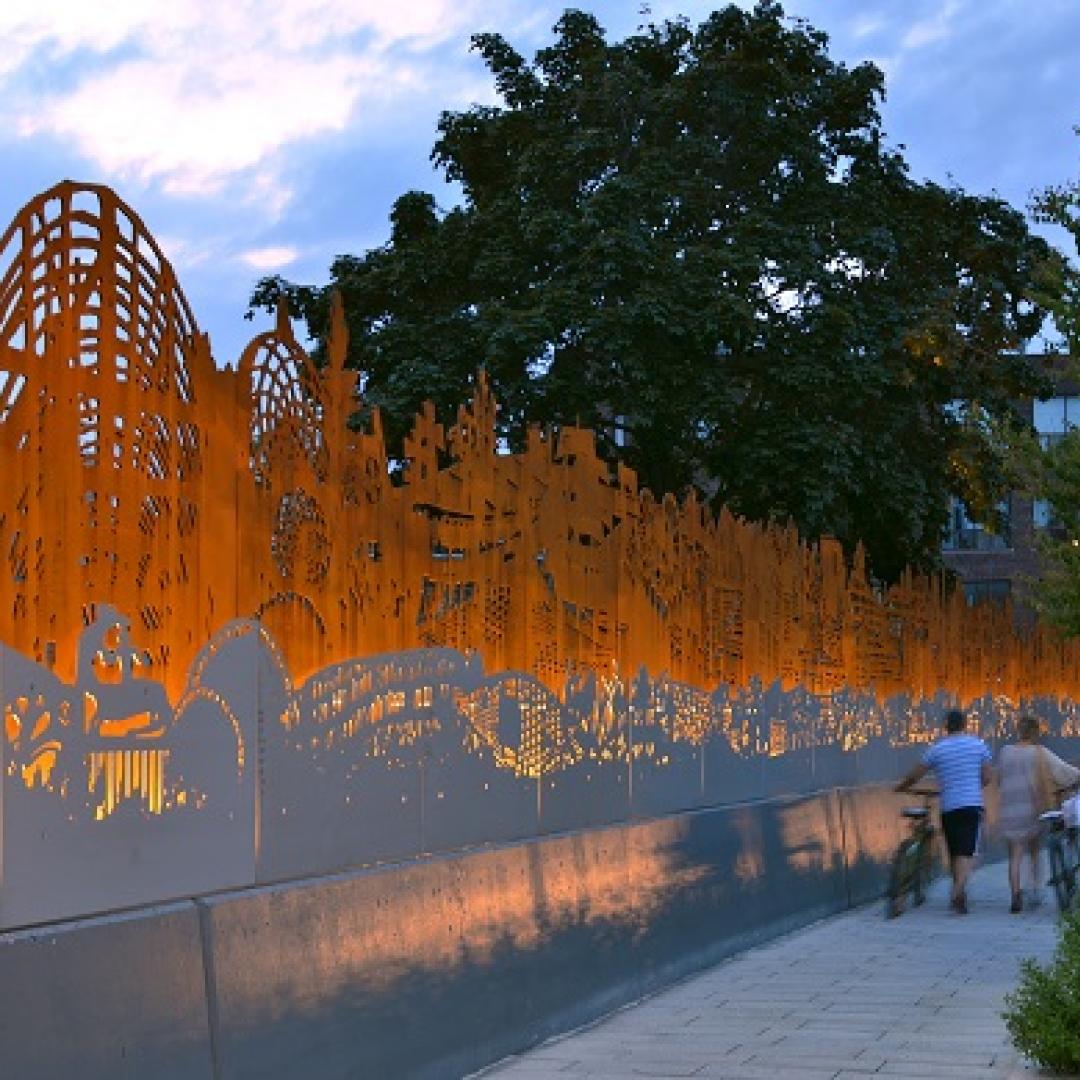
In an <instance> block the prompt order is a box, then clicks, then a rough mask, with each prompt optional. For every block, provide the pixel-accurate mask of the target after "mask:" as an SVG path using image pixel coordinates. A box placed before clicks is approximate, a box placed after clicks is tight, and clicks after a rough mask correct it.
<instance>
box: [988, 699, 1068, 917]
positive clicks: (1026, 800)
mask: <svg viewBox="0 0 1080 1080" xmlns="http://www.w3.org/2000/svg"><path fill="white" fill-rule="evenodd" d="M1016 734H1017V737H1018V741H1017V742H1015V743H1009V744H1008V745H1006V746H1003V747H1002V748H1001V753H1000V754H999V755H998V789H999V791H1000V793H1001V808H1000V810H999V813H998V820H999V826H1000V829H1001V835H1002V837H1003V838H1004V839H1005V840H1006V842H1007V843H1008V845H1009V888H1010V889H1011V890H1012V906H1011V907H1010V908H1009V910H1010V911H1012V912H1014V913H1015V912H1018V911H1022V910H1023V907H1024V899H1023V893H1022V892H1021V890H1020V863H1021V860H1022V859H1023V857H1024V850H1025V849H1026V850H1027V852H1028V855H1029V856H1030V858H1031V878H1032V881H1033V882H1034V883H1035V888H1036V889H1037V888H1038V881H1039V815H1040V814H1042V813H1044V812H1045V811H1047V810H1054V809H1057V807H1058V805H1059V803H1058V800H1057V792H1058V791H1059V790H1062V789H1065V788H1070V787H1073V786H1074V785H1075V784H1076V783H1077V782H1080V769H1075V768H1073V766H1072V765H1069V764H1067V763H1066V762H1064V761H1062V760H1061V758H1059V757H1058V756H1057V755H1056V754H1054V753H1051V751H1050V750H1048V749H1047V748H1046V747H1045V746H1041V745H1040V744H1039V721H1038V720H1036V719H1035V717H1034V716H1021V717H1020V720H1019V722H1018V723H1017V725H1016Z"/></svg>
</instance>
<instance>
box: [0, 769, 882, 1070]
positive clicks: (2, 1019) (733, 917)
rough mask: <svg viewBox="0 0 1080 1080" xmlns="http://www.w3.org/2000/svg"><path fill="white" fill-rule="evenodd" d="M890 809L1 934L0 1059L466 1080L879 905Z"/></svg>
mask: <svg viewBox="0 0 1080 1080" xmlns="http://www.w3.org/2000/svg"><path fill="white" fill-rule="evenodd" d="M902 801H903V800H902V799H901V798H900V797H898V796H895V795H894V794H893V793H892V792H891V791H889V790H888V789H887V788H882V787H875V788H861V789H844V790H830V791H826V792H821V793H818V794H814V795H809V796H801V797H791V798H785V799H774V800H769V801H761V802H754V803H745V804H741V805H736V806H725V807H720V808H715V809H707V810H700V811H695V812H692V813H686V814H680V815H675V816H672V817H667V818H661V819H657V820H651V821H641V822H636V823H632V824H629V825H622V826H616V827H611V828H607V829H597V830H591V831H586V832H580V833H571V834H566V835H562V836H555V837H550V838H546V839H542V840H536V841H531V842H527V843H521V844H515V845H510V846H506V847H501V848H491V849H486V850H479V851H474V852H471V853H467V854H463V855H458V856H447V857H439V858H432V859H428V860H424V861H419V862H413V863H409V864H405V865H401V866H396V867H386V868H383V869H379V870H368V871H360V872H355V873H348V874H342V875H338V876H335V877H331V878H318V879H309V880H305V881H301V882H295V883H291V884H288V885H277V886H267V887H263V888H254V889H245V890H240V891H237V892H232V893H225V894H220V895H216V896H210V897H204V898H202V899H199V900H197V901H195V902H193V903H184V904H177V905H173V906H170V907H168V908H158V909H145V910H142V911H138V912H133V913H131V914H129V915H123V916H116V917H113V918H109V919H97V920H85V921H82V922H74V923H69V924H64V925H62V926H59V925H58V926H55V927H52V928H47V929H45V930H39V931H36V932H30V931H24V932H17V933H12V934H8V935H4V936H0V1000H2V1001H3V1002H4V1008H3V1009H2V1010H0V1060H3V1062H4V1072H5V1074H7V1073H8V1071H9V1069H10V1073H11V1075H13V1076H19V1077H20V1078H26V1080H31V1078H37V1077H41V1078H43V1080H44V1078H46V1077H48V1078H55V1077H58V1076H67V1075H71V1076H76V1075H78V1076H80V1077H86V1076H106V1075H107V1076H109V1077H118V1076H119V1077H126V1076H131V1077H142V1076H154V1077H155V1078H157V1077H173V1076H176V1077H181V1076H183V1077H192V1078H199V1077H207V1078H208V1080H210V1078H213V1080H221V1078H240V1077H253V1078H254V1077H259V1078H260V1080H264V1078H271V1080H272V1078H274V1077H283V1078H284V1077H290V1078H291V1077H295V1076H311V1077H319V1078H337V1077H342V1078H344V1077H356V1076H379V1077H398V1076H402V1077H404V1076H410V1077H429V1076H430V1077H450V1076H460V1075H462V1074H463V1073H466V1072H469V1071H471V1070H474V1069H477V1068H479V1067H481V1066H482V1065H484V1064H486V1063H488V1062H491V1061H493V1060H496V1059H497V1058H499V1057H501V1056H504V1055H506V1054H509V1053H512V1052H514V1051H516V1050H519V1049H522V1048H524V1047H526V1046H528V1045H531V1044H533V1043H535V1042H537V1041H539V1040H541V1039H543V1038H546V1037H547V1036H549V1035H551V1034H553V1033H555V1032H557V1031H560V1030H565V1029H568V1028H570V1027H574V1026H576V1025H579V1024H582V1023H585V1022H587V1021H589V1020H591V1019H593V1018H595V1017H597V1016H599V1015H602V1014H603V1013H604V1012H606V1011H608V1010H610V1009H612V1008H615V1007H617V1006H618V1005H620V1004H622V1003H624V1002H627V1001H630V1000H633V999H635V998H637V997H640V996H641V995H642V994H645V993H648V992H650V991H652V990H655V989H658V988H659V987H661V986H663V985H665V984H666V983H668V982H670V981H672V980H674V979H676V978H678V977H680V976H682V975H684V974H687V973H688V972H690V971H692V970H694V969H695V968H698V967H702V966H704V965H707V964H709V963H711V962H714V961H715V960H717V959H719V958H721V957H723V956H725V955H727V954H730V953H732V952H735V951H737V950H739V949H741V948H744V947H746V946H748V945H750V944H752V943H754V942H757V941H760V940H762V939H764V938H767V937H770V936H773V935H775V934H777V933H779V932H782V931H785V930H788V929H792V928H794V927H796V926H799V925H802V924H805V923H808V922H810V921H813V920H814V919H817V918H820V917H822V916H825V915H828V914H831V913H834V912H838V911H841V910H843V909H844V908H845V907H847V906H849V904H852V903H858V902H860V901H863V900H866V899H870V898H872V897H873V896H874V895H878V894H880V892H881V888H882V883H883V875H884V866H885V865H886V864H887V861H888V859H889V856H890V855H891V853H892V850H893V849H894V847H895V844H896V842H897V839H898V837H899V834H900V831H901V822H900V819H899V816H898V812H897V811H898V808H899V805H900V804H901V803H902Z"/></svg>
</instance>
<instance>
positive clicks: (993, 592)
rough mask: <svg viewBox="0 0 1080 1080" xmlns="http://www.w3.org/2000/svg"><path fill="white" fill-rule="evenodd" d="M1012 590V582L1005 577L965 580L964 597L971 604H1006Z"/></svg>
mask: <svg viewBox="0 0 1080 1080" xmlns="http://www.w3.org/2000/svg"><path fill="white" fill-rule="evenodd" d="M1011 592H1012V582H1011V581H1008V580H1007V579H1005V578H994V579H991V580H989V581H965V582H964V599H966V600H967V602H968V603H969V604H986V603H990V604H1004V603H1005V601H1006V600H1008V599H1009V594H1010V593H1011Z"/></svg>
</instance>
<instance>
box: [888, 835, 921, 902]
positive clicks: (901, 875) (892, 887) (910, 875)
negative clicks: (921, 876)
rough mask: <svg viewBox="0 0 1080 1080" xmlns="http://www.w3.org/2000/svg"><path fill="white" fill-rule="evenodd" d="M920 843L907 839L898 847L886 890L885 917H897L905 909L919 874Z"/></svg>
mask: <svg viewBox="0 0 1080 1080" xmlns="http://www.w3.org/2000/svg"><path fill="white" fill-rule="evenodd" d="M917 854H918V844H916V843H915V842H914V841H912V840H905V841H903V843H901V844H900V846H899V847H898V848H897V849H896V854H895V855H894V856H893V861H892V866H891V867H890V869H889V884H888V887H887V888H886V890H885V918H886V919H895V918H896V917H897V915H899V914H900V913H901V912H902V911H903V910H904V901H905V900H906V898H907V894H908V891H909V890H910V889H911V888H912V885H913V882H914V879H915V878H916V877H917V876H918V874H917V869H918V862H917V858H916V856H917Z"/></svg>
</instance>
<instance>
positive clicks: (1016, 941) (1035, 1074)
mask: <svg viewBox="0 0 1080 1080" xmlns="http://www.w3.org/2000/svg"><path fill="white" fill-rule="evenodd" d="M970 895H971V897H972V907H973V911H972V914H971V915H968V916H966V917H962V916H955V915H952V914H951V913H949V912H948V911H947V903H946V899H947V885H946V883H945V882H944V881H939V882H937V883H936V885H935V887H934V889H933V890H932V892H931V895H930V898H929V900H928V902H927V903H926V904H925V905H924V906H923V907H921V908H918V909H916V910H913V911H908V912H905V913H904V915H903V916H902V917H901V918H899V919H894V920H885V919H883V918H882V915H881V905H880V904H872V905H869V906H867V907H865V908H862V909H860V910H858V911H854V912H850V913H848V914H845V915H841V916H838V917H836V918H834V919H830V920H827V921H824V922H820V923H817V924H816V925H814V926H812V927H809V928H807V929H805V930H802V931H799V932H797V933H794V934H790V935H787V936H786V937H783V938H780V939H778V940H776V941H773V942H769V943H767V944H765V945H762V946H759V947H758V948H756V949H752V950H750V951H748V952H746V953H742V954H740V955H738V956H736V957H731V958H729V959H727V960H725V961H723V962H722V963H720V964H718V965H717V966H716V967H714V968H711V969H709V970H708V971H705V972H703V973H701V974H699V975H697V976H694V977H693V978H691V979H688V980H686V981H685V982H683V983H680V984H679V985H678V986H677V987H674V988H672V989H671V990H669V991H666V992H664V993H660V994H658V995H656V996H655V997H653V998H650V999H649V1000H646V1001H644V1002H641V1003H639V1004H637V1005H635V1006H632V1007H630V1008H626V1009H622V1010H620V1011H619V1012H617V1013H614V1014H613V1015H612V1016H611V1017H609V1018H608V1019H606V1020H603V1021H600V1022H598V1023H596V1024H594V1025H592V1026H591V1027H589V1028H587V1029H585V1030H583V1031H581V1032H578V1033H575V1034H572V1035H570V1036H565V1037H563V1038H560V1039H559V1040H557V1041H553V1042H552V1043H549V1044H547V1045H546V1046H543V1047H539V1048H538V1049H537V1050H535V1051H533V1052H531V1053H528V1054H524V1055H521V1056H520V1057H516V1058H511V1059H510V1060H508V1061H506V1062H502V1063H500V1064H499V1065H497V1066H494V1067H493V1068H491V1069H489V1070H488V1071H487V1072H486V1073H485V1076H494V1077H500V1078H501V1077H503V1076H507V1077H520V1078H521V1080H538V1078H540V1077H552V1078H555V1077H558V1078H561V1080H565V1078H566V1077H584V1076H595V1077H632V1076H649V1077H672V1078H673V1077H689V1076H693V1077H701V1078H707V1080H717V1078H726V1080H766V1078H768V1080H788V1078H789V1077H790V1078H795V1077H798V1078H799V1080H819V1078H820V1080H866V1078H867V1077H868V1076H892V1077H897V1078H902V1077H909V1078H912V1080H914V1078H918V1077H934V1078H937V1080H962V1078H965V1077H969V1076H970V1077H979V1078H980V1080H985V1078H988V1077H989V1078H994V1077H1000V1078H1002V1080H1037V1078H1039V1077H1041V1076H1042V1074H1041V1073H1040V1072H1039V1071H1038V1070H1036V1069H1028V1068H1025V1066H1024V1064H1023V1062H1022V1061H1021V1060H1020V1059H1019V1057H1018V1056H1017V1054H1016V1052H1015V1050H1014V1049H1013V1047H1012V1046H1011V1044H1010V1042H1009V1039H1008V1036H1007V1033H1006V1031H1005V1026H1004V1022H1003V1021H1002V1019H1001V1009H1002V1007H1003V1000H1004V996H1005V994H1007V993H1008V992H1009V991H1010V990H1012V989H1013V988H1014V987H1015V985H1016V981H1017V978H1018V976H1019V970H1020V963H1021V961H1022V960H1023V959H1025V958H1026V957H1035V958H1036V959H1038V960H1040V961H1045V960H1046V959H1047V958H1048V957H1049V955H1050V954H1051V952H1052V951H1053V948H1054V944H1055V942H1056V939H1057V931H1056V917H1055V914H1054V912H1053V910H1052V908H1051V907H1050V905H1044V906H1043V907H1042V908H1041V909H1039V910H1038V911H1034V912H1025V913H1024V915H1023V916H1022V917H1017V916H1010V915H1009V914H1008V911H1007V908H1008V888H1007V885H1006V879H1005V868H1004V867H1003V866H1000V865H996V866H991V867H985V868H983V869H981V870H980V871H979V872H978V873H977V874H976V875H975V878H974V879H973V881H972V885H971V889H970ZM553 1050H557V1052H556V1053H553V1052H552V1051H553Z"/></svg>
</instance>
